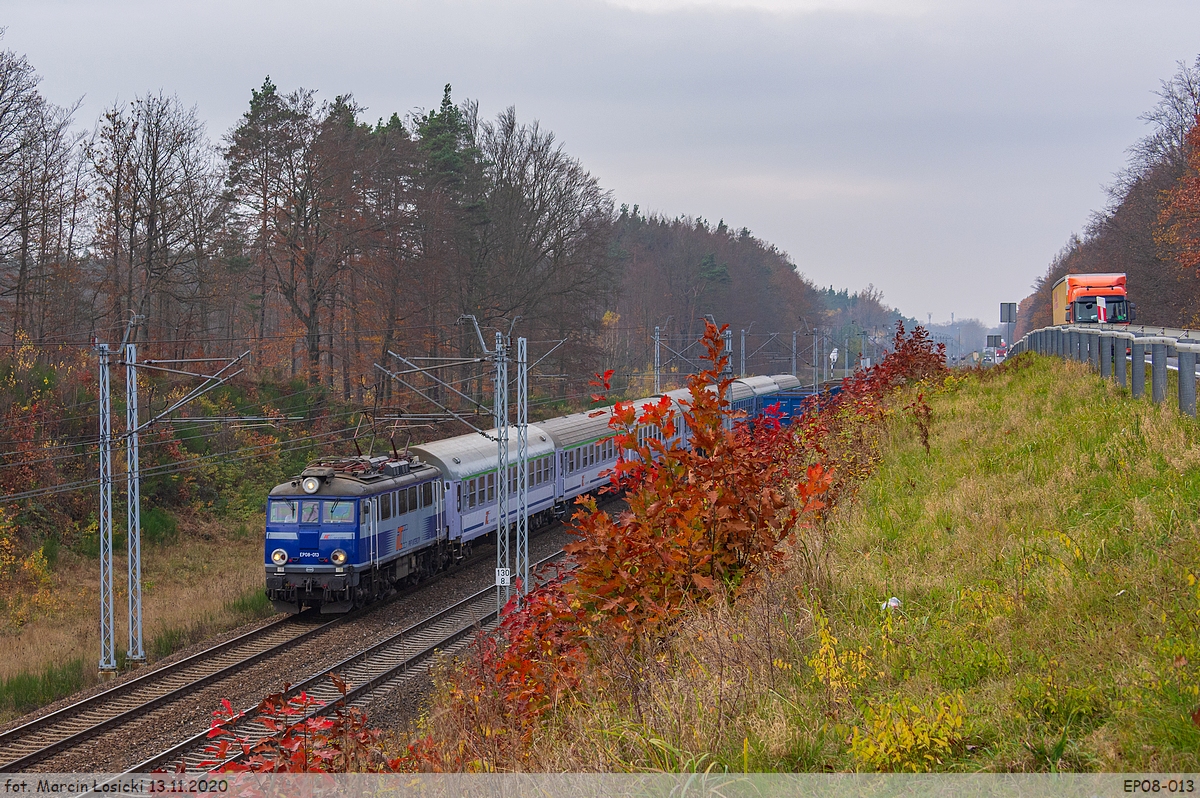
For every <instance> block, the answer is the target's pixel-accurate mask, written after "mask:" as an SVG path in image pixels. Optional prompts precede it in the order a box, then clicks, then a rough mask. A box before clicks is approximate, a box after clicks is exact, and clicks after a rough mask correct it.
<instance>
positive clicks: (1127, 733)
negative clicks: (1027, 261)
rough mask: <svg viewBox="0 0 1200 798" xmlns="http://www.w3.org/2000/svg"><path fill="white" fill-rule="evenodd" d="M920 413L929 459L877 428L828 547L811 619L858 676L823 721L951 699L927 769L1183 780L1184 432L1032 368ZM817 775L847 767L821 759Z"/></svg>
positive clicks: (1197, 675) (987, 381)
mask: <svg viewBox="0 0 1200 798" xmlns="http://www.w3.org/2000/svg"><path fill="white" fill-rule="evenodd" d="M931 404H932V407H933V409H934V426H933V439H932V448H931V452H930V453H929V454H926V453H925V451H924V450H923V449H922V448H921V446H920V445H919V443H917V441H916V436H915V435H914V434H913V432H912V430H911V428H910V427H911V425H908V424H907V423H906V422H904V421H903V419H902V418H900V417H897V418H896V419H895V420H894V423H893V424H892V427H893V435H892V442H891V444H890V446H889V449H888V451H887V453H886V456H885V458H884V461H883V463H882V464H881V466H880V468H879V470H878V471H877V473H875V474H874V475H873V476H872V477H871V478H870V479H869V480H868V481H867V482H866V483H865V484H864V485H863V486H862V488H861V491H860V494H859V497H858V500H857V502H856V503H855V505H854V506H853V508H852V509H850V508H844V511H843V514H842V517H841V518H840V520H839V521H838V522H837V524H836V525H835V527H834V529H833V530H832V537H831V543H832V546H833V551H832V554H831V557H832V561H833V567H832V569H831V572H832V573H833V574H834V576H833V577H832V578H831V579H830V580H829V582H828V584H826V585H823V586H822V588H821V590H820V591H819V592H820V595H821V598H822V602H823V604H824V606H825V608H826V611H827V613H828V616H829V621H830V627H831V629H832V630H833V631H834V634H836V635H837V636H838V637H839V638H841V640H842V645H843V646H844V647H864V648H869V649H870V650H871V651H872V652H873V653H872V664H873V668H875V669H876V670H875V673H876V674H877V675H875V676H873V677H872V678H870V679H868V680H866V681H865V682H864V683H863V684H862V685H861V686H860V688H859V690H858V691H857V693H856V694H855V695H854V696H853V698H852V700H851V701H850V703H849V704H848V705H847V706H845V707H843V708H842V709H841V710H840V712H839V717H838V723H840V724H841V725H842V727H843V728H844V729H845V730H848V731H851V732H852V731H853V729H855V728H858V729H860V731H865V730H866V728H867V726H868V725H869V723H868V719H867V718H868V714H869V713H868V712H867V710H868V709H869V708H870V707H873V706H879V705H883V704H887V703H888V702H893V701H900V702H915V703H919V702H928V701H930V700H933V699H934V698H937V697H939V696H945V695H950V694H955V693H960V694H961V695H962V696H963V698H964V701H965V706H966V731H965V732H964V733H963V734H962V735H961V736H960V739H958V740H957V742H956V743H955V745H954V747H953V753H952V754H950V755H948V756H945V757H942V758H941V761H940V763H937V764H936V765H935V767H936V768H938V769H961V770H977V769H987V770H1047V769H1085V770H1091V769H1108V770H1147V771H1168V770H1189V771H1194V770H1196V769H1197V768H1198V767H1200V727H1198V726H1197V724H1196V723H1194V722H1193V721H1192V712H1193V711H1194V710H1197V709H1198V708H1200V690H1198V688H1197V685H1198V684H1200V633H1198V631H1197V630H1198V629H1200V583H1198V582H1197V576H1200V573H1198V571H1200V534H1198V530H1200V524H1198V513H1200V427H1198V426H1197V424H1196V422H1195V420H1194V419H1190V418H1187V417H1181V416H1179V415H1178V414H1177V413H1176V412H1175V410H1174V407H1173V404H1174V403H1173V402H1172V401H1171V394H1170V393H1169V394H1168V401H1167V402H1166V403H1165V404H1164V406H1163V407H1161V408H1159V407H1155V406H1153V405H1151V404H1150V402H1149V401H1148V400H1139V401H1135V400H1132V399H1131V398H1129V396H1128V393H1127V392H1124V391H1121V390H1119V389H1117V388H1115V387H1113V386H1111V385H1108V384H1105V383H1104V382H1102V381H1101V380H1100V379H1099V378H1098V377H1096V376H1094V375H1092V374H1089V373H1087V372H1085V371H1084V369H1083V368H1082V367H1079V366H1078V365H1076V364H1069V363H1062V362H1058V361H1053V360H1050V359H1048V358H1036V357H1027V358H1023V359H1022V360H1021V361H1018V362H1015V363H1012V364H1009V365H1007V366H1006V367H1005V368H1001V369H997V370H995V371H993V372H990V373H986V374H984V375H982V376H971V377H968V378H966V379H961V380H956V381H955V382H954V383H953V388H952V389H951V390H949V391H946V392H943V393H941V394H938V395H935V396H934V397H933V398H932V400H931ZM893 595H894V596H897V597H899V598H900V599H901V600H902V602H903V608H902V610H901V611H900V612H897V613H894V615H893V617H892V618H891V619H887V618H884V617H883V616H882V614H881V612H880V609H879V605H880V602H881V601H882V600H886V599H887V598H888V597H889V596H893ZM888 620H890V622H891V625H892V628H891V629H890V630H887V629H885V627H886V624H887V622H888ZM884 652H886V653H884ZM824 764H825V766H826V767H830V766H832V767H839V768H848V767H856V766H862V764H863V763H862V762H861V761H858V760H856V759H855V758H854V757H853V756H852V755H851V754H850V752H848V751H847V749H846V748H844V747H835V748H834V749H832V750H830V751H829V752H828V759H827V760H826V762H825V763H824Z"/></svg>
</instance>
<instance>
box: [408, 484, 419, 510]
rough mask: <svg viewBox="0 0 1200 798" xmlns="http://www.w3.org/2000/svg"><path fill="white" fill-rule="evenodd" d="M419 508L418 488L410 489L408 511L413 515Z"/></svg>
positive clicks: (414, 486)
mask: <svg viewBox="0 0 1200 798" xmlns="http://www.w3.org/2000/svg"><path fill="white" fill-rule="evenodd" d="M418 507H419V505H418V504H417V486H416V485H413V486H412V487H411V488H409V489H408V511H409V512H410V513H411V512H413V511H414V510H416V509H417V508H418Z"/></svg>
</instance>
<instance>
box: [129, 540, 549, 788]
mask: <svg viewBox="0 0 1200 798" xmlns="http://www.w3.org/2000/svg"><path fill="white" fill-rule="evenodd" d="M561 555H562V552H561V551H560V552H557V553H555V554H553V555H551V556H550V557H546V558H545V559H543V560H541V561H539V562H538V563H537V566H538V567H540V566H542V565H545V564H547V563H549V562H551V561H553V560H555V559H557V558H558V557H560V556H561ZM496 619H497V611H496V589H495V588H494V587H488V588H484V589H483V590H481V591H479V592H477V593H475V594H474V595H472V596H468V597H467V598H465V599H463V600H461V601H459V602H458V603H457V604H454V605H452V606H450V607H448V608H446V609H444V610H442V611H441V612H438V613H435V614H434V615H431V616H429V617H428V618H426V619H424V620H422V621H419V622H418V623H415V624H413V625H412V626H409V627H408V628H406V629H404V630H402V631H400V632H397V633H396V634H394V635H391V636H390V637H387V638H385V639H383V640H381V641H379V642H378V643H376V644H375V645H373V646H371V647H369V648H367V649H365V650H363V651H360V652H358V653H356V654H354V655H352V656H350V657H347V658H346V659H344V660H342V661H341V662H338V663H337V664H336V665H333V666H332V667H328V668H325V669H323V670H321V671H320V672H319V673H315V674H313V675H312V676H310V677H308V678H307V679H305V680H304V681H302V682H300V683H299V684H295V685H292V686H291V687H290V688H289V689H288V690H287V691H286V692H285V693H284V698H285V699H287V698H291V697H292V696H295V695H298V694H300V693H301V692H304V693H306V694H307V695H308V696H310V697H311V698H313V699H314V707H313V708H312V709H311V710H310V711H309V713H308V714H307V715H306V716H305V717H306V718H307V717H315V716H318V715H323V714H325V713H327V712H332V711H334V710H336V709H337V707H338V706H361V705H363V704H365V703H367V702H369V701H370V700H371V699H372V697H373V696H375V695H380V694H386V693H390V692H392V691H393V690H396V689H397V688H399V687H401V686H403V685H404V684H405V683H406V682H407V681H409V680H411V679H413V678H414V677H416V676H418V675H420V674H421V673H423V672H424V668H425V666H427V665H428V663H429V660H430V659H431V658H432V657H433V655H434V654H435V653H436V652H438V651H442V652H447V653H453V652H454V651H455V650H456V649H458V648H459V647H461V646H462V645H465V643H466V642H467V641H468V639H469V637H470V635H471V634H472V633H473V632H475V631H476V630H480V629H487V628H490V627H491V626H493V625H494V624H495V622H496ZM331 674H337V675H338V676H339V677H340V678H341V679H342V681H344V682H345V683H346V685H347V686H349V690H348V691H347V692H346V694H345V696H343V695H342V694H341V693H340V692H339V691H338V689H337V688H336V687H335V685H334V684H333V681H332V680H331V679H330V678H329V676H330V675H331ZM255 710H256V707H251V708H248V709H246V710H244V711H243V713H242V716H241V717H240V718H239V719H238V720H236V721H233V722H229V723H227V724H225V728H226V729H227V730H228V731H230V732H232V733H233V734H235V735H236V736H238V737H240V738H242V739H244V740H247V741H249V742H250V743H251V744H253V743H257V742H258V741H259V740H261V739H262V738H263V737H265V736H266V734H267V732H266V730H265V729H264V728H263V727H262V726H261V725H260V724H258V723H257V721H258V716H257V714H256V712H255ZM291 720H292V721H293V722H295V721H299V720H301V718H299V717H294V718H292V719H291ZM211 745H212V742H211V740H210V738H209V732H208V730H207V729H206V730H204V731H203V732H201V733H199V734H196V735H194V736H192V737H190V738H189V739H187V740H184V741H183V742H181V743H179V744H178V745H176V746H173V747H172V748H170V749H168V750H166V751H163V752H162V753H160V754H156V755H155V756H153V757H151V758H149V759H147V760H146V761H144V762H141V763H139V764H138V765H136V766H135V767H134V768H132V769H131V770H130V771H129V772H130V773H148V772H151V771H166V772H172V773H191V772H205V771H209V770H212V769H213V768H214V767H216V765H213V764H212V762H213V754H212V753H211V752H210V751H209V747H210V746H211ZM235 759H237V757H233V758H231V759H227V760H225V762H223V763H222V764H225V763H228V762H231V761H234V760H235ZM202 763H208V764H207V765H205V764H202Z"/></svg>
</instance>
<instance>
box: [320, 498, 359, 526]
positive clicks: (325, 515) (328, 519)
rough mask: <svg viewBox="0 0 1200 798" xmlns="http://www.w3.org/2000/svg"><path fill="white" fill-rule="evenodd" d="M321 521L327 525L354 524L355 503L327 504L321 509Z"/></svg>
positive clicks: (338, 502)
mask: <svg viewBox="0 0 1200 798" xmlns="http://www.w3.org/2000/svg"><path fill="white" fill-rule="evenodd" d="M321 521H322V522H324V523H326V524H352V523H354V502H353V501H333V502H325V503H324V506H323V507H322V508H321Z"/></svg>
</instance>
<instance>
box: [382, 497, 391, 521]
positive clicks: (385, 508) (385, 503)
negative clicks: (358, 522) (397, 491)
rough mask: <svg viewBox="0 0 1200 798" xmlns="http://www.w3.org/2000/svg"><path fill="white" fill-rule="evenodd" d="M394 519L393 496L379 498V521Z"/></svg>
mask: <svg viewBox="0 0 1200 798" xmlns="http://www.w3.org/2000/svg"><path fill="white" fill-rule="evenodd" d="M391 517H392V494H390V493H385V494H383V495H382V496H380V497H379V520H381V521H386V520H388V519H389V518H391Z"/></svg>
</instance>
